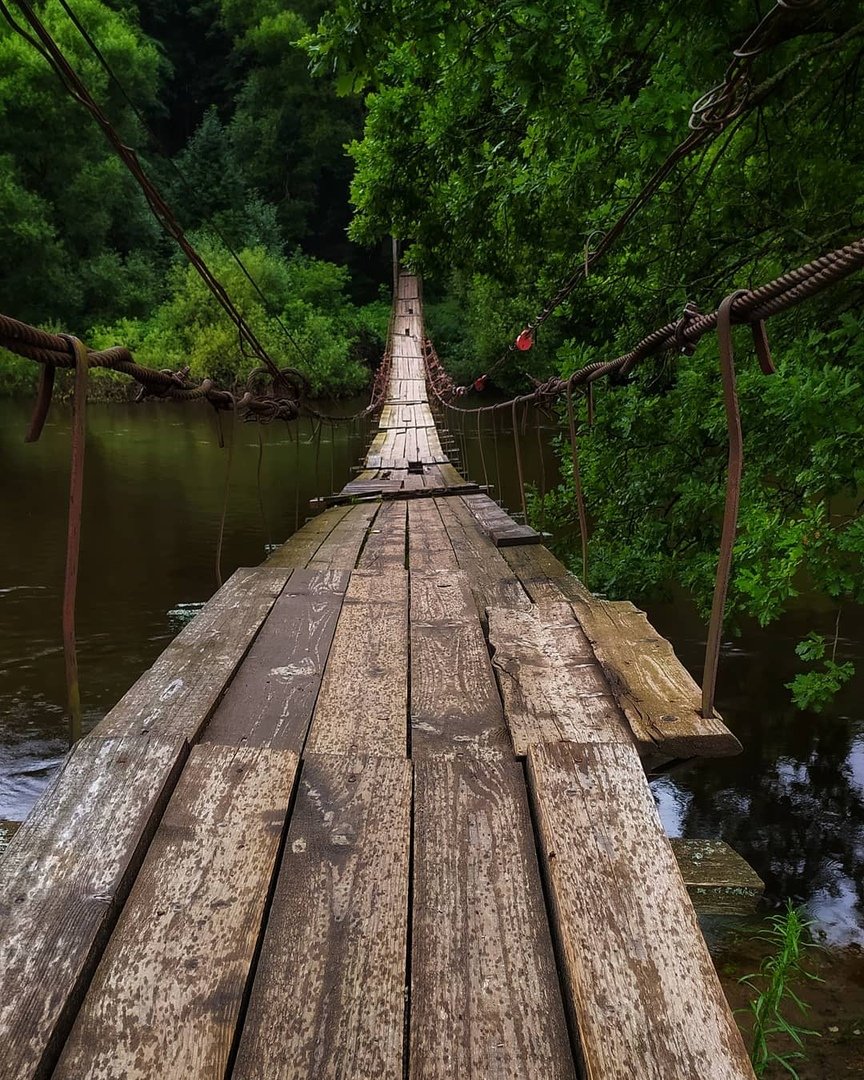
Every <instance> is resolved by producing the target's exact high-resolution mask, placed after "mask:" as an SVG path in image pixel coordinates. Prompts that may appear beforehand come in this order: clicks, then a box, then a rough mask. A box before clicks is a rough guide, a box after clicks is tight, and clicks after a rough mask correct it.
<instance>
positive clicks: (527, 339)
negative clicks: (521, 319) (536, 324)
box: [516, 330, 534, 352]
mask: <svg viewBox="0 0 864 1080" xmlns="http://www.w3.org/2000/svg"><path fill="white" fill-rule="evenodd" d="M533 345H534V335H533V334H532V333H531V331H530V330H523V331H522V333H521V334H520V335H519V337H517V338H516V348H517V349H518V350H519V351H520V352H528V350H529V349H530V348H532V347H533Z"/></svg>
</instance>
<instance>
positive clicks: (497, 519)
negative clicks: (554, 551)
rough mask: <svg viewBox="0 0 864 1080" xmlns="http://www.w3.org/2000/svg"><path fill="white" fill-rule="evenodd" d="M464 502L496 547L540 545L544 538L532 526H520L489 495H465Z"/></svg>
mask: <svg viewBox="0 0 864 1080" xmlns="http://www.w3.org/2000/svg"><path fill="white" fill-rule="evenodd" d="M462 502H463V503H464V504H465V505H466V506H467V507H468V509H469V510H470V511H471V513H472V514H473V515H474V517H475V518H476V520H477V522H478V524H479V525H480V528H481V529H482V530H483V532H485V533H486V535H487V536H488V537H489V538H490V539H491V540H492V543H493V544H494V545H495V546H496V547H514V546H516V545H520V544H539V543H540V541H541V539H542V537H541V536H540V534H539V533H538V532H535V531H534V529H532V528H531V527H530V525H519V524H518V523H517V522H515V521H514V520H513V518H511V517H510V515H509V514H508V513H507V512H506V510H502V509H501V507H500V506H499V505H498V504H497V503H496V502H493V501H492V499H490V498H489V496H488V495H465V496H464V498H463V499H462Z"/></svg>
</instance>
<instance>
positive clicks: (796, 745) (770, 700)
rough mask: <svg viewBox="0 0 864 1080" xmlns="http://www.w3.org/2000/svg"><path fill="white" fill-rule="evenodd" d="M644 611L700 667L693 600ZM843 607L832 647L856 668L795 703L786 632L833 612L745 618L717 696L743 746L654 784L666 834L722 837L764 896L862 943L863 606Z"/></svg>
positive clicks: (816, 624) (834, 938) (800, 632)
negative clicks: (830, 690) (761, 883)
mask: <svg viewBox="0 0 864 1080" xmlns="http://www.w3.org/2000/svg"><path fill="white" fill-rule="evenodd" d="M814 606H815V605H814ZM649 614H650V615H651V617H652V621H653V622H654V623H655V625H656V626H657V627H658V629H660V630H661V632H662V633H665V634H666V635H667V636H668V637H669V638H670V640H671V641H672V642H673V644H674V645H675V647H676V650H677V651H678V654H679V656H680V657H681V658H682V660H683V661H684V663H685V664H687V666H688V667H689V668H690V670H691V671H692V672H693V673H694V675H695V676H696V677H697V679H698V678H700V677H701V662H702V652H703V650H704V639H703V638H701V637H700V636H699V634H700V627H699V623H698V620H697V619H696V618H695V615H694V613H693V612H692V610H690V609H689V606H688V605H687V604H686V603H685V602H683V601H681V600H679V601H678V602H677V603H675V604H673V605H669V604H666V605H656V606H655V607H654V608H653V609H652V608H651V606H650V605H649ZM843 618H844V623H845V626H846V630H847V635H849V632H850V631H852V634H851V635H849V636H847V638H846V639H845V641H843V642H841V643H840V645H839V647H838V659H840V658H841V654H842V659H847V658H848V659H852V660H857V666H858V674H857V675H856V678H855V680H854V682H853V684H850V685H849V686H848V687H846V689H845V690H844V692H843V693H842V695H841V696H840V697H839V698H838V700H837V702H836V703H835V704H834V706H833V707H832V708H831V709H829V710H828V711H827V712H826V713H824V714H822V715H817V714H815V713H802V712H799V711H797V710H795V709H793V708H792V705H791V702H790V700H789V691H788V690H787V689H786V688H785V687H784V683H786V682H788V681H789V680H790V679H791V678H792V676H793V674H794V673H795V670H796V669H795V663H794V661H795V657H794V643H795V642H796V641H798V640H800V638H801V637H803V636H804V635H805V634H806V633H807V632H808V631H809V630H811V629H818V630H822V631H824V632H826V633H828V632H830V631H831V630H832V629H833V626H832V625H829V624H831V623H832V618H831V615H830V613H822V614H819V613H818V612H815V611H814V612H811V611H807V610H798V611H795V612H792V613H790V614H789V615H787V616H786V617H785V618H784V619H783V620H781V621H780V622H779V623H778V624H776V625H775V626H774V627H771V628H770V630H768V631H765V630H762V629H759V628H758V627H754V626H749V627H746V628H745V630H744V633H743V634H742V636H741V638H740V639H738V640H736V642H735V644H734V646H732V647H727V648H724V650H723V655H722V659H721V670H720V679H719V686H720V688H721V695H720V697H719V699H718V706H719V708H720V711H721V713H722V714H723V716H724V718H725V719H726V721H727V723H728V724H729V726H730V727H731V728H732V729H733V730H734V731H735V733H736V734H737V735H738V736H739V738H740V739H741V741H742V743H743V744H744V752H743V754H742V755H740V756H739V757H736V758H728V759H726V760H720V761H707V762H702V763H700V764H698V765H696V766H694V767H693V768H692V769H691V770H690V771H689V772H685V773H682V774H679V775H677V776H672V777H667V778H664V779H663V780H662V781H658V782H655V784H654V785H653V787H654V789H655V796H656V798H657V802H658V807H659V809H660V813H661V817H662V819H663V822H664V825H665V826H666V828H667V830H668V831H669V833H670V835H673V836H687V837H716V838H720V839H723V840H726V841H727V842H728V843H730V844H732V846H733V847H734V848H735V849H736V850H737V851H739V852H740V853H741V854H742V855H743V856H744V857H745V858H746V859H747V860H748V862H750V864H751V865H752V866H753V867H754V868H755V869H756V870H757V872H758V873H759V874H760V875H761V876H762V878H763V879H764V880H765V883H766V894H767V898H768V900H769V902H771V903H774V904H781V903H784V902H785V900H786V899H787V898H789V899H792V900H793V901H795V902H799V903H806V905H807V907H808V910H809V913H810V915H811V916H812V917H813V918H814V919H815V920H816V922H817V930H818V932H819V933H820V935H821V936H822V937H824V938H825V939H826V940H828V941H831V942H833V943H836V944H845V943H849V942H856V943H864V734H862V729H864V714H862V710H861V707H860V702H861V691H862V688H864V656H862V654H864V649H862V646H861V641H862V639H864V613H862V612H861V611H860V610H859V611H857V612H852V611H844V616H843ZM823 623H824V625H823Z"/></svg>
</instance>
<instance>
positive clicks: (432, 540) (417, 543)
mask: <svg viewBox="0 0 864 1080" xmlns="http://www.w3.org/2000/svg"><path fill="white" fill-rule="evenodd" d="M408 566H409V569H411V570H439V569H440V570H455V569H456V568H457V567H456V556H455V554H454V552H453V545H452V544H451V543H450V537H449V535H448V533H447V530H446V529H445V528H444V522H443V521H442V520H441V514H440V512H439V510H438V507H437V506H436V505H435V502H434V501H433V500H432V499H418V500H416V501H413V502H411V503H409V504H408Z"/></svg>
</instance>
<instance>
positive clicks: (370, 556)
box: [357, 501, 408, 570]
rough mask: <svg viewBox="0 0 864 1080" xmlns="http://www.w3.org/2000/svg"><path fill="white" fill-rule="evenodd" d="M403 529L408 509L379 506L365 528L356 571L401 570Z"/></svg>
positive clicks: (398, 505)
mask: <svg viewBox="0 0 864 1080" xmlns="http://www.w3.org/2000/svg"><path fill="white" fill-rule="evenodd" d="M407 526H408V509H407V506H406V504H405V503H404V502H396V501H393V502H386V503H382V504H381V506H380V507H379V508H378V513H377V514H376V515H375V520H374V521H373V522H372V524H371V525H370V526H369V531H368V533H367V535H366V543H365V545H364V547H363V551H362V552H361V555H360V559H359V561H358V563H357V566H358V568H359V569H361V570H383V569H386V568H387V567H391V566H397V567H404V566H405V541H406V537H405V533H406V529H407Z"/></svg>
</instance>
